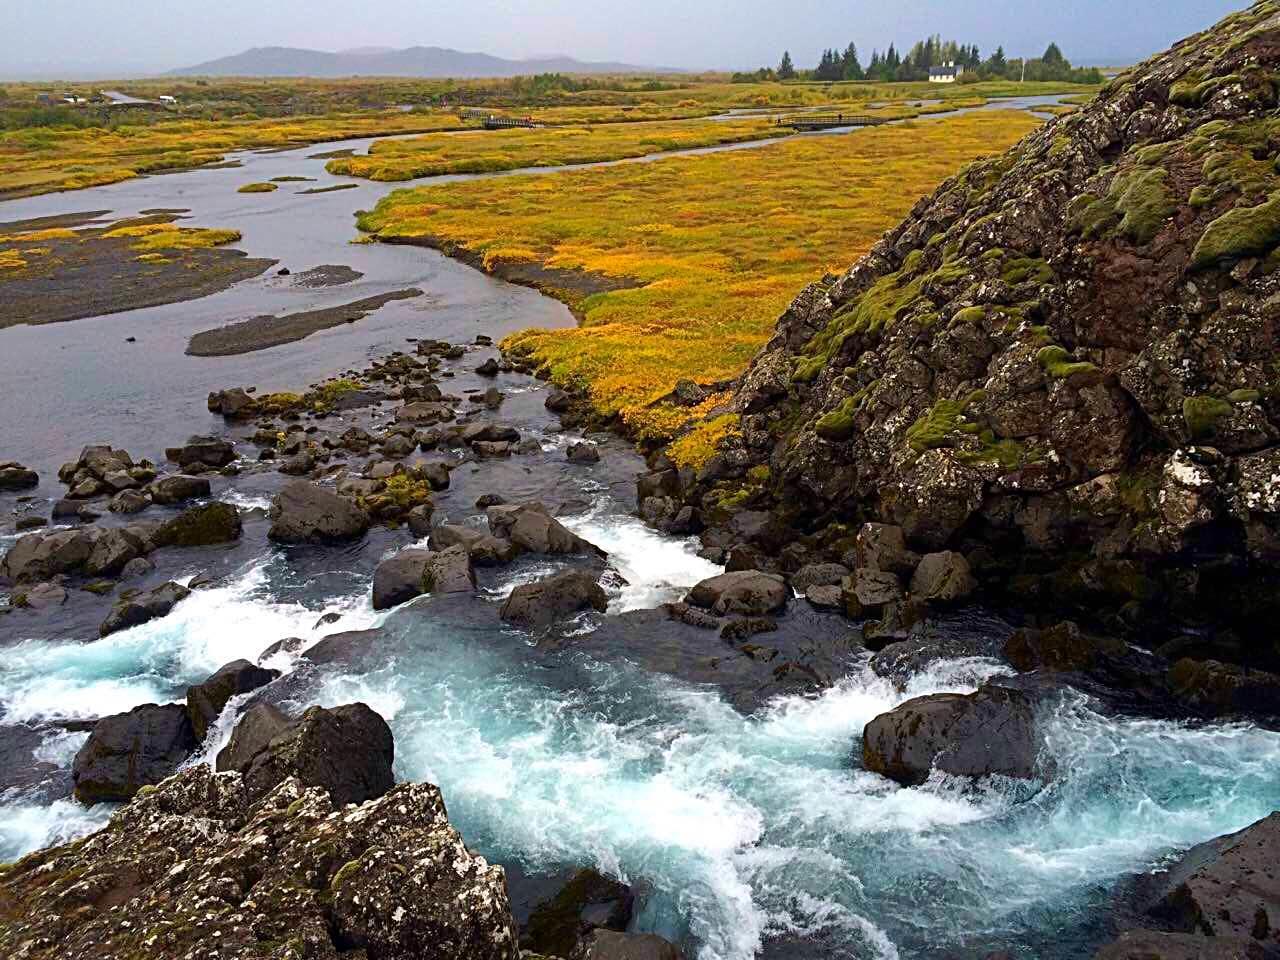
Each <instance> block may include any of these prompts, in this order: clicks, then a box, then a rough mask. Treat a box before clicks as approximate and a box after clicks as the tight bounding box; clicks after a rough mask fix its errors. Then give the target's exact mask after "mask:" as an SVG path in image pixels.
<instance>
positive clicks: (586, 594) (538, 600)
mask: <svg viewBox="0 0 1280 960" xmlns="http://www.w3.org/2000/svg"><path fill="white" fill-rule="evenodd" d="M608 607H609V598H608V596H607V595H606V594H605V592H604V590H603V589H602V588H601V586H600V584H599V583H598V582H597V580H596V578H595V577H594V576H592V575H591V574H589V573H586V572H585V571H582V570H566V571H564V572H563V573H557V574H556V575H555V576H553V577H547V578H546V579H545V580H536V581H534V582H533V583H524V584H521V585H520V586H518V587H516V588H515V589H514V590H512V591H511V595H510V596H509V597H507V599H506V600H504V601H503V603H502V607H501V609H500V610H499V615H500V616H501V617H502V619H503V620H505V621H506V622H507V623H510V624H512V625H514V626H517V627H520V628H521V629H522V630H541V629H544V628H546V627H549V626H551V624H553V623H555V622H556V621H557V620H561V619H564V618H565V617H570V616H572V615H573V614H575V613H577V612H579V611H580V610H596V611H597V612H599V613H604V612H605V610H607V609H608Z"/></svg>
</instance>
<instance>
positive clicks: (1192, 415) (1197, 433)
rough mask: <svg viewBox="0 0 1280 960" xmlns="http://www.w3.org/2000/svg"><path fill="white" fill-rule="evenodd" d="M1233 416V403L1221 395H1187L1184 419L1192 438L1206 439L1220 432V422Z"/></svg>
mask: <svg viewBox="0 0 1280 960" xmlns="http://www.w3.org/2000/svg"><path fill="white" fill-rule="evenodd" d="M1229 416H1231V404H1230V403H1228V402H1227V401H1226V400H1223V399H1221V398H1219V397H1208V396H1200V397H1187V398H1186V399H1185V400H1183V401H1182V419H1183V420H1184V421H1185V422H1186V425H1187V435H1188V436H1190V437H1191V439H1192V440H1206V439H1208V438H1209V437H1212V436H1213V435H1214V434H1215V433H1217V432H1218V423H1219V422H1220V421H1222V420H1224V419H1226V418H1227V417H1229Z"/></svg>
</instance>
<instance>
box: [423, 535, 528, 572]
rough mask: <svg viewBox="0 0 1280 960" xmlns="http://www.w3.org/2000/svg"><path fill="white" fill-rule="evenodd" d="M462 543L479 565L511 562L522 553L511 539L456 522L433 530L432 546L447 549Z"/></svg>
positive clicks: (488, 565) (500, 564)
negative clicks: (504, 538) (501, 537)
mask: <svg viewBox="0 0 1280 960" xmlns="http://www.w3.org/2000/svg"><path fill="white" fill-rule="evenodd" d="M458 545H461V546H462V547H464V548H466V551H467V553H468V554H469V555H470V557H471V561H472V563H474V564H475V565H476V566H478V567H496V566H502V565H503V564H506V563H510V562H511V561H512V560H514V559H515V558H516V557H517V556H519V555H520V552H521V551H520V548H519V547H517V546H516V545H515V544H514V543H512V542H511V541H510V540H503V539H500V538H498V537H495V536H493V535H492V534H488V533H485V532H484V531H483V530H477V529H476V528H475V527H463V526H459V525H456V524H442V525H440V526H438V527H436V528H435V529H433V530H432V531H431V548H432V549H433V550H445V549H448V548H449V547H453V546H458Z"/></svg>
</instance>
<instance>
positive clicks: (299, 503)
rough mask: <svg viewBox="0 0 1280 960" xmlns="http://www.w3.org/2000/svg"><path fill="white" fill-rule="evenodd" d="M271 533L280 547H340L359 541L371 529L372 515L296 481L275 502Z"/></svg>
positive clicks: (316, 488) (303, 482)
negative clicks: (351, 541)
mask: <svg viewBox="0 0 1280 960" xmlns="http://www.w3.org/2000/svg"><path fill="white" fill-rule="evenodd" d="M270 516H271V529H270V531H269V532H268V533H267V536H269V537H270V538H271V539H272V540H275V541H278V542H280V543H340V542H343V541H347V540H357V539H359V538H360V537H362V536H364V534H365V532H366V531H367V530H368V529H369V526H370V523H371V521H370V519H369V515H368V514H367V513H365V512H364V511H363V510H361V509H360V508H359V507H357V506H356V505H355V504H354V503H352V502H351V501H350V500H347V499H345V498H343V497H340V496H338V495H337V494H335V493H331V492H329V491H328V490H324V489H321V488H320V487H317V486H316V485H315V484H314V483H308V482H307V481H305V480H295V481H294V482H292V483H290V484H289V485H288V486H286V487H285V488H284V489H283V490H281V491H280V492H279V493H278V494H276V496H275V499H273V500H272V501H271V513H270Z"/></svg>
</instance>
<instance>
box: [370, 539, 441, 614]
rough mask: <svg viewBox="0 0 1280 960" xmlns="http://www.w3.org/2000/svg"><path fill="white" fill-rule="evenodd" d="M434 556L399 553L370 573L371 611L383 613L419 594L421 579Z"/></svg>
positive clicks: (421, 588) (418, 552)
mask: <svg viewBox="0 0 1280 960" xmlns="http://www.w3.org/2000/svg"><path fill="white" fill-rule="evenodd" d="M434 556H435V554H434V553H432V552H431V551H430V550H418V549H410V550H401V551H400V552H399V553H397V554H396V555H395V556H394V557H390V558H388V559H386V560H383V561H382V562H381V563H380V564H378V566H377V568H376V569H375V570H374V571H373V609H375V610H386V609H388V608H390V607H395V606H399V605H400V604H402V603H407V602H408V601H410V600H412V599H413V598H414V597H417V596H421V595H422V593H423V586H422V578H423V574H425V573H426V569H427V564H429V563H430V562H431V559H432V557H434Z"/></svg>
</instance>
